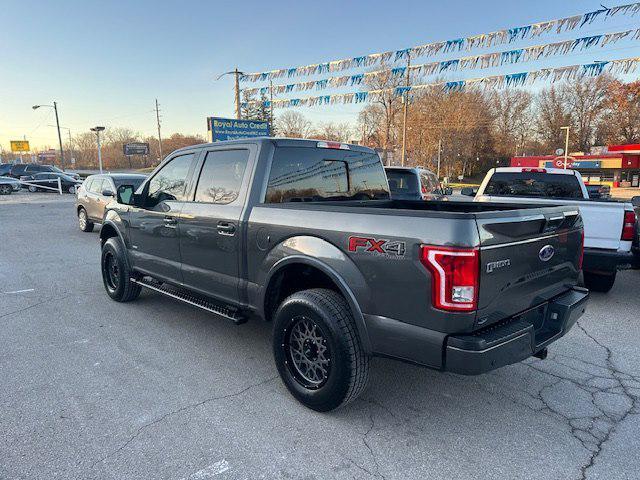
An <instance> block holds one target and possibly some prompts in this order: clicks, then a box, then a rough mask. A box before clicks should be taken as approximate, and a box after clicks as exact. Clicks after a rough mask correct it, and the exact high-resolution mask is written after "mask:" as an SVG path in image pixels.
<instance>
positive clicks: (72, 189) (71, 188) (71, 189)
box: [67, 185, 76, 195]
mask: <svg viewBox="0 0 640 480" xmlns="http://www.w3.org/2000/svg"><path fill="white" fill-rule="evenodd" d="M67 192H68V193H70V194H72V195H73V194H75V193H76V187H75V186H73V185H71V186H70V187H69V188H67Z"/></svg>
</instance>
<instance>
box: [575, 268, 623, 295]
mask: <svg viewBox="0 0 640 480" xmlns="http://www.w3.org/2000/svg"><path fill="white" fill-rule="evenodd" d="M583 275H584V286H585V287H587V288H588V289H589V290H592V291H594V292H601V293H607V292H608V291H610V290H611V289H612V288H613V284H614V283H615V282H616V272H612V273H593V272H583Z"/></svg>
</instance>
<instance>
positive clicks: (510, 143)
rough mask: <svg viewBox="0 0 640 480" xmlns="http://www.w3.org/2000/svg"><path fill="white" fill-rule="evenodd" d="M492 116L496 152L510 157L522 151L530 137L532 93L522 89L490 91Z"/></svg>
mask: <svg viewBox="0 0 640 480" xmlns="http://www.w3.org/2000/svg"><path fill="white" fill-rule="evenodd" d="M490 105H491V109H492V114H493V118H494V131H493V140H494V143H495V150H496V154H497V155H499V156H501V157H505V158H506V157H510V156H511V155H517V154H518V152H522V151H523V149H524V147H525V145H526V142H527V140H528V139H529V138H531V137H532V134H533V132H532V128H531V124H532V117H533V112H532V95H531V93H529V92H526V91H524V90H508V89H506V90H495V91H493V92H491V93H490Z"/></svg>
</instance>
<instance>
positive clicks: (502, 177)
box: [484, 172, 583, 198]
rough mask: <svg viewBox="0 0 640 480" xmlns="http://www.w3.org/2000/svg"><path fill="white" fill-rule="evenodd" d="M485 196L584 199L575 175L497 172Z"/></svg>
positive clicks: (490, 181) (488, 185)
mask: <svg viewBox="0 0 640 480" xmlns="http://www.w3.org/2000/svg"><path fill="white" fill-rule="evenodd" d="M484 194H485V195H493V196H500V197H546V198H583V194H582V189H581V188H580V183H579V182H578V179H577V178H576V177H575V175H566V174H555V173H544V172H496V173H494V174H493V176H492V177H491V179H490V180H489V183H488V184H487V188H486V189H485V191H484Z"/></svg>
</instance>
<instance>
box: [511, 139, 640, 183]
mask: <svg viewBox="0 0 640 480" xmlns="http://www.w3.org/2000/svg"><path fill="white" fill-rule="evenodd" d="M564 162H565V159H564V156H557V155H542V156H531V157H513V158H511V166H512V167H532V168H564ZM567 168H572V169H574V170H578V171H579V172H580V173H581V174H582V178H583V179H584V181H585V183H587V184H589V183H591V184H603V185H609V186H611V187H640V144H629V145H609V146H608V147H595V148H593V149H592V151H591V152H590V153H589V154H583V153H576V154H571V155H569V157H568V161H567Z"/></svg>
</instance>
